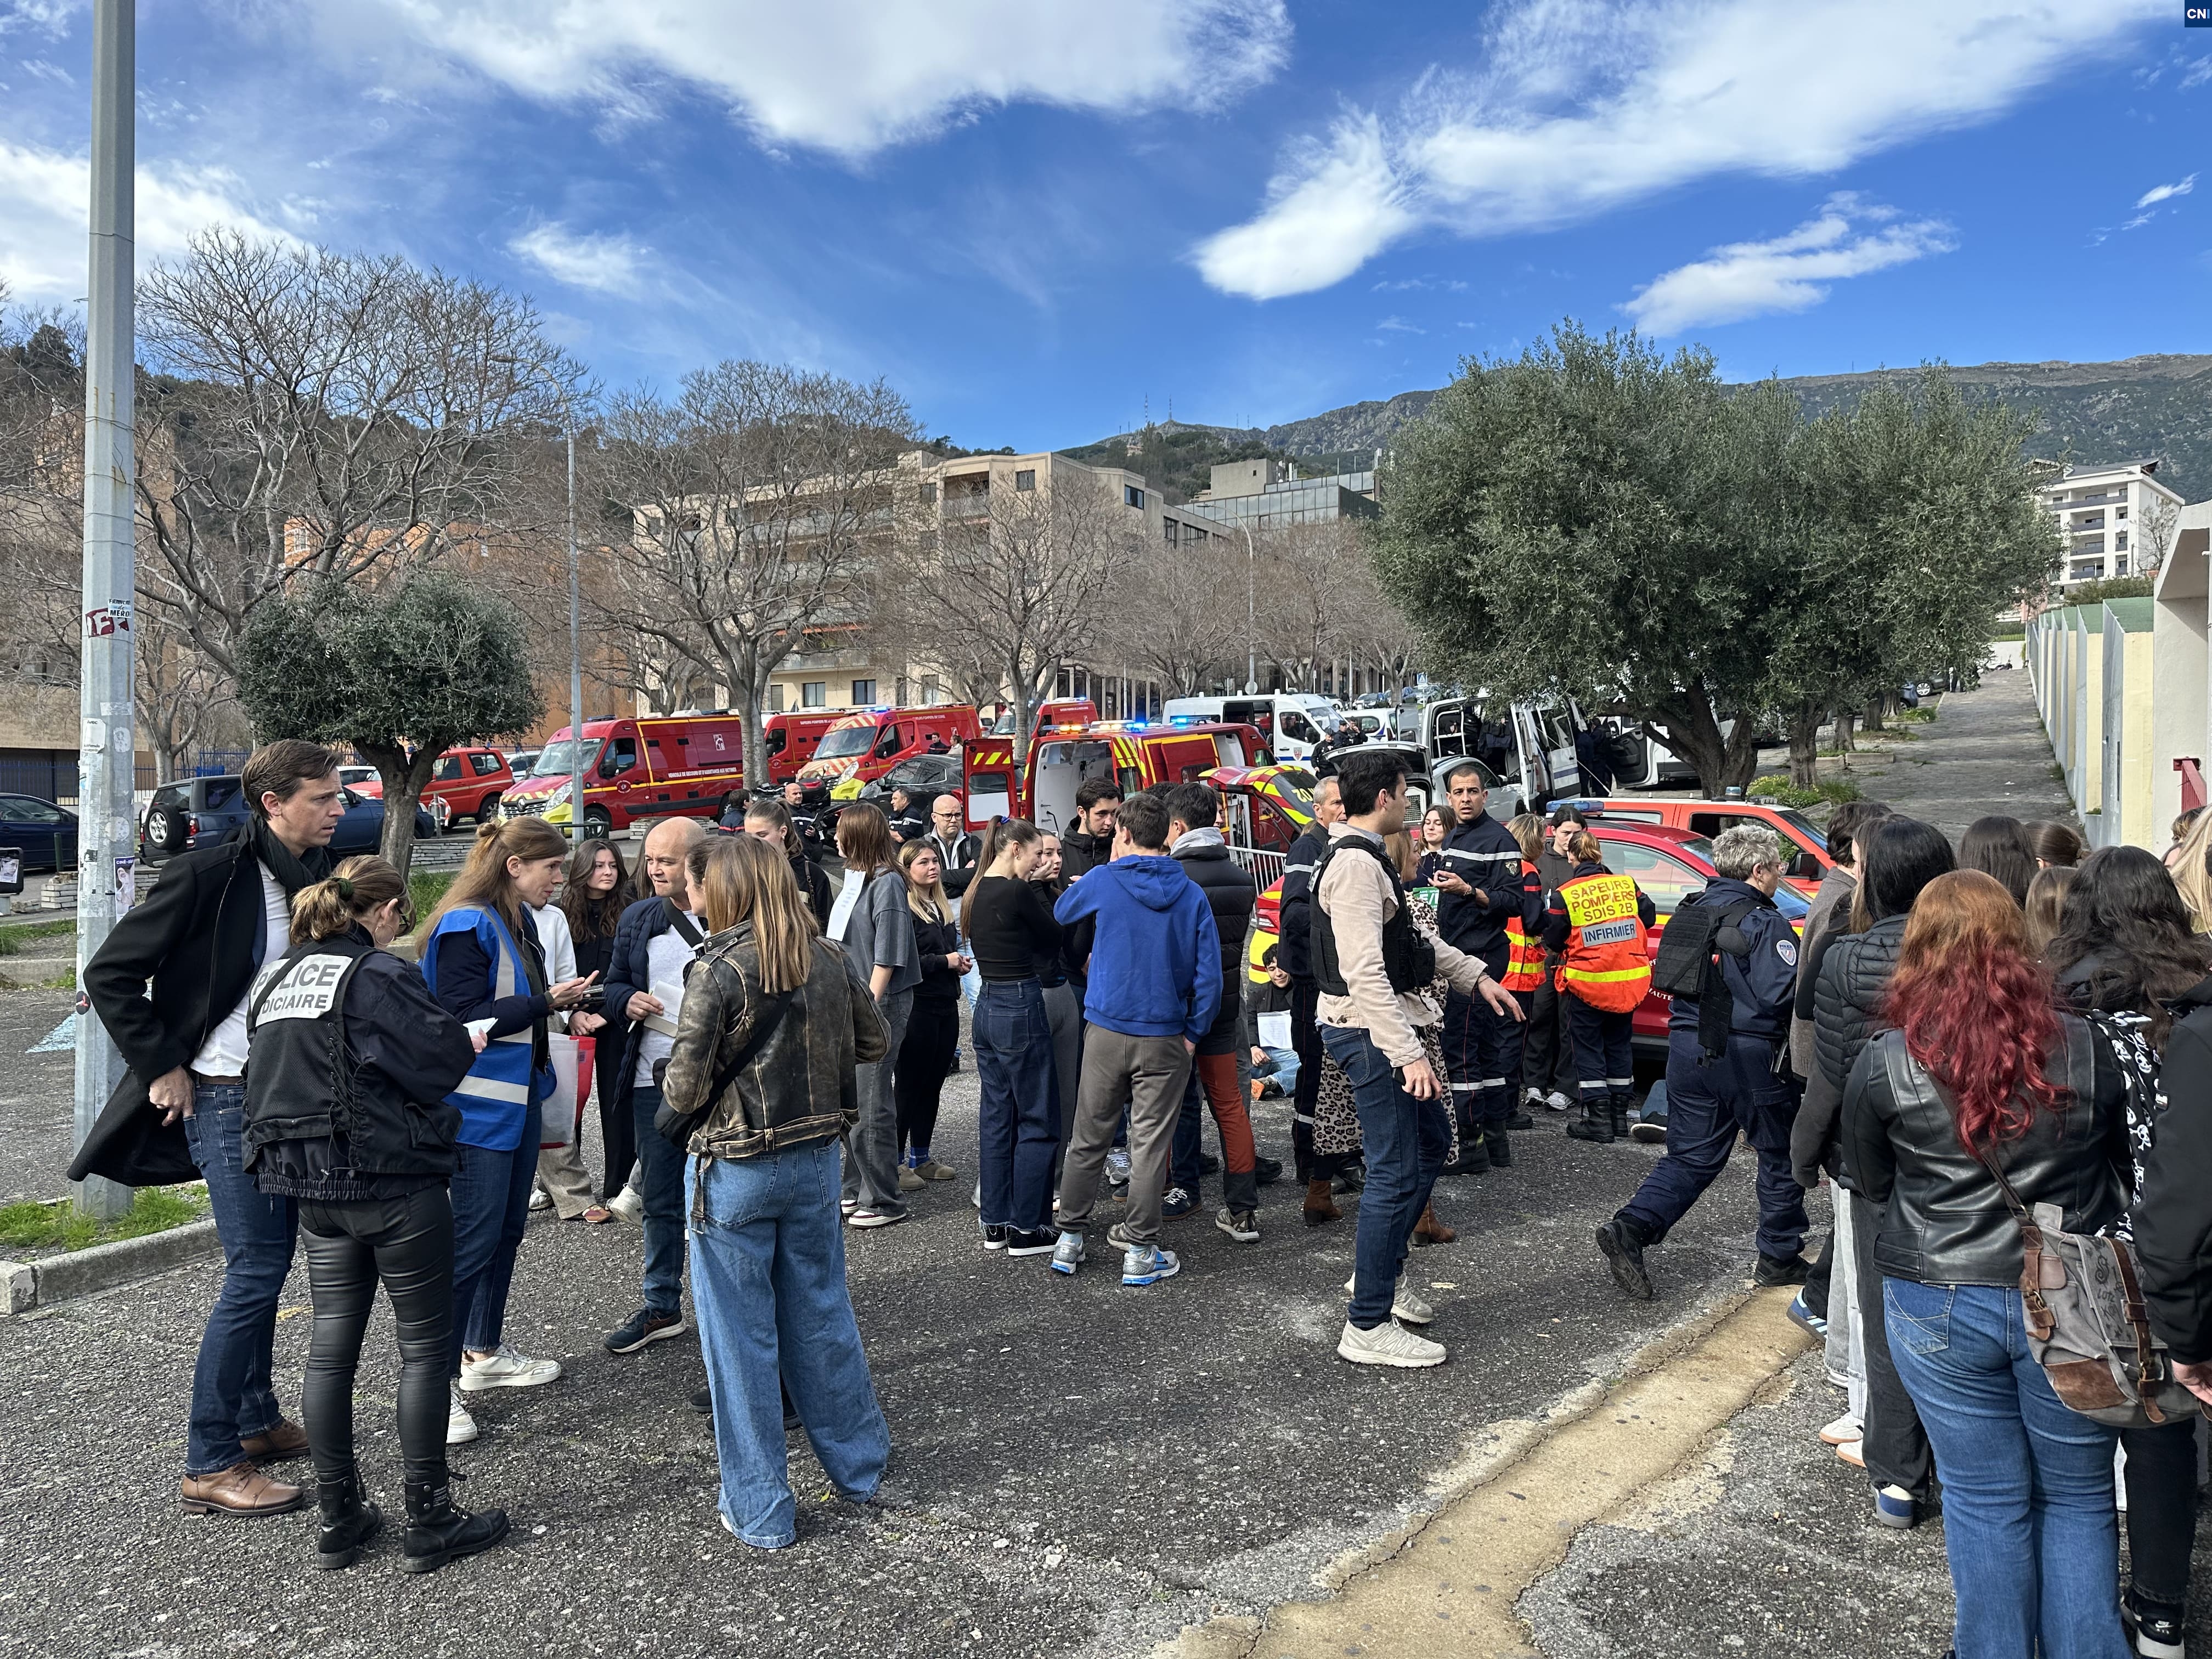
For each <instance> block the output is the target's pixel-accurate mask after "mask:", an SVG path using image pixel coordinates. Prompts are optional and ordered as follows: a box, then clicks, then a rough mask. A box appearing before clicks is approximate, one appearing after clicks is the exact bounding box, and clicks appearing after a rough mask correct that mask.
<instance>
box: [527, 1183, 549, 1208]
mask: <svg viewBox="0 0 2212 1659" xmlns="http://www.w3.org/2000/svg"><path fill="white" fill-rule="evenodd" d="M530 1207H531V1208H532V1209H533V1210H550V1209H551V1208H552V1207H553V1194H550V1193H549V1192H547V1191H546V1190H545V1189H544V1188H543V1187H532V1188H531V1189H530Z"/></svg>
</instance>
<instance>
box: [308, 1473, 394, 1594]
mask: <svg viewBox="0 0 2212 1659" xmlns="http://www.w3.org/2000/svg"><path fill="white" fill-rule="evenodd" d="M316 1498H317V1501H318V1502H319V1503H320V1504H321V1505H322V1510H323V1535H322V1537H321V1538H319V1540H317V1541H316V1544H315V1565H317V1566H319V1567H329V1568H331V1569H332V1570H333V1571H336V1570H337V1569H339V1568H343V1567H349V1566H351V1565H353V1564H354V1563H355V1562H356V1561H358V1560H360V1559H361V1553H362V1547H364V1546H365V1545H367V1544H368V1541H369V1540H370V1539H372V1538H374V1537H375V1536H376V1534H377V1532H378V1530H379V1528H381V1527H382V1526H383V1525H384V1511H383V1510H380V1509H378V1508H377V1507H376V1505H375V1504H372V1503H369V1502H368V1501H367V1500H366V1499H365V1498H362V1495H361V1478H360V1476H358V1475H354V1474H349V1475H348V1476H346V1478H345V1479H344V1480H331V1481H325V1482H323V1483H322V1484H321V1485H320V1486H319V1488H318V1490H317V1492H316Z"/></svg>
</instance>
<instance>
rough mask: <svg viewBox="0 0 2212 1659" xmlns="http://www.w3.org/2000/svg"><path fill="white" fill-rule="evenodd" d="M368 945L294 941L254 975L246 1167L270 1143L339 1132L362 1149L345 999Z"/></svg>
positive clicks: (249, 1030)
mask: <svg viewBox="0 0 2212 1659" xmlns="http://www.w3.org/2000/svg"><path fill="white" fill-rule="evenodd" d="M374 948H375V947H374V946H373V945H365V944H363V943H362V941H361V940H359V939H349V938H347V937H346V936H344V935H343V934H341V935H340V936H338V937H337V938H336V939H318V940H315V941H313V943H311V944H307V945H294V946H293V947H292V948H291V949H290V950H289V951H286V952H285V953H284V955H283V957H279V958H278V959H277V961H276V964H275V965H274V966H273V967H271V968H270V969H264V971H263V973H262V975H261V977H260V979H259V980H258V981H256V983H255V985H254V987H253V994H252V1000H250V1001H249V1002H248V1004H247V1005H246V1037H247V1041H248V1043H249V1053H248V1059H247V1061H246V1133H245V1146H246V1164H247V1165H248V1166H249V1167H250V1166H251V1165H252V1163H253V1153H254V1152H255V1151H256V1150H257V1149H258V1148H259V1147H262V1146H267V1145H268V1144H270V1142H272V1141H278V1140H319V1139H325V1138H328V1137H332V1136H337V1137H341V1138H343V1139H345V1140H347V1141H348V1142H349V1143H352V1144H353V1145H354V1146H355V1147H356V1151H358V1150H359V1149H360V1143H361V1142H362V1139H363V1130H364V1129H365V1127H367V1126H363V1125H361V1124H358V1123H356V1121H355V1119H356V1112H355V1109H354V1107H355V1103H354V1087H353V1083H354V1071H355V1060H354V1057H353V1054H352V1051H351V1050H350V1049H349V1048H348V1047H347V1044H346V1029H345V998H346V987H348V986H349V985H350V984H352V982H353V976H354V975H356V973H358V972H360V971H361V964H362V963H363V962H365V961H367V960H368V957H369V956H370V955H371V954H372V953H373V951H374ZM402 1133H403V1134H404V1129H403V1130H402ZM370 1138H371V1139H373V1138H374V1137H373V1135H372V1136H371V1137H370ZM366 1167H368V1168H371V1169H375V1168H380V1167H383V1166H380V1165H378V1164H368V1165H367V1166H366Z"/></svg>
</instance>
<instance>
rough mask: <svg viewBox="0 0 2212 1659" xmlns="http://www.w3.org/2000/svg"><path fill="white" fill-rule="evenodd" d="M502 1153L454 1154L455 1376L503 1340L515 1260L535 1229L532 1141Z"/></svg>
mask: <svg viewBox="0 0 2212 1659" xmlns="http://www.w3.org/2000/svg"><path fill="white" fill-rule="evenodd" d="M523 1140H524V1142H525V1143H526V1144H524V1145H523V1146H517V1147H514V1148H513V1150H511V1151H508V1152H493V1151H491V1150H490V1149H489V1147H484V1146H469V1145H467V1144H465V1143H463V1144H462V1145H459V1146H455V1147H454V1148H453V1342H452V1346H451V1354H452V1359H453V1372H452V1374H453V1375H454V1376H459V1373H460V1369H461V1350H462V1349H463V1348H464V1347H467V1348H471V1349H473V1350H474V1351H475V1352H477V1353H489V1352H491V1351H492V1350H493V1349H495V1348H496V1347H498V1346H499V1345H500V1343H501V1340H504V1339H503V1335H502V1328H503V1326H504V1325H505V1323H506V1320H507V1288H508V1286H509V1285H512V1284H513V1282H514V1253H515V1251H516V1250H518V1249H520V1248H521V1245H522V1230H523V1229H524V1227H526V1225H529V1221H530V1187H531V1182H532V1181H533V1180H534V1179H535V1178H536V1176H537V1174H538V1147H537V1145H536V1139H535V1137H533V1136H531V1135H525V1136H524V1137H523Z"/></svg>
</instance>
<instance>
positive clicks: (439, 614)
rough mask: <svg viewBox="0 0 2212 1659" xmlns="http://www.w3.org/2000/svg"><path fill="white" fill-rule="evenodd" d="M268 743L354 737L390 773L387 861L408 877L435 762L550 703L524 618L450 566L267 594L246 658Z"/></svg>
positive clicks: (247, 681)
mask: <svg viewBox="0 0 2212 1659" xmlns="http://www.w3.org/2000/svg"><path fill="white" fill-rule="evenodd" d="M239 684H240V690H241V693H242V696H243V700H244V702H245V704H246V713H247V714H249V715H250V716H251V717H252V720H253V723H254V725H255V726H256V727H257V728H258V731H259V732H260V734H261V736H262V738H263V739H264V741H265V740H267V739H268V738H271V737H278V736H283V737H295V738H313V739H316V740H318V741H320V742H324V743H331V744H346V745H349V746H350V747H351V748H352V749H353V750H355V751H356V752H357V753H358V754H359V755H360V756H361V757H362V759H363V760H365V761H367V762H368V763H369V764H371V765H373V766H374V767H375V768H376V770H377V775H378V776H379V777H380V778H381V779H382V780H383V782H384V804H385V808H384V844H383V848H382V851H383V854H384V856H385V857H386V858H387V859H389V860H391V861H392V863H393V864H394V865H396V866H398V868H399V870H400V872H402V873H403V874H404V872H406V869H407V866H408V864H409V862H410V860H411V859H412V857H413V856H414V849H415V808H416V804H417V803H418V802H419V801H421V799H422V789H423V786H424V785H425V784H427V783H428V781H429V780H430V769H431V768H432V767H433V766H434V765H435V764H436V763H437V759H438V757H439V756H440V755H441V754H442V753H443V752H444V751H445V750H448V749H451V748H453V746H454V745H456V744H467V743H487V742H489V741H491V740H493V739H494V738H507V737H513V736H518V735H520V733H522V732H526V731H527V730H528V729H529V728H530V727H531V726H532V725H534V724H535V723H536V722H537V720H538V715H539V714H540V713H541V712H542V705H541V703H540V701H539V698H538V691H537V689H536V687H535V686H534V685H533V684H532V678H531V672H530V656H529V650H528V647H527V643H526V640H525V637H524V629H523V625H522V619H521V617H520V614H519V613H518V612H517V611H515V609H514V607H513V605H511V604H509V603H508V602H507V600H506V599H502V598H501V597H499V596H498V595H496V594H493V593H489V592H484V591H483V590H482V589H480V588H477V587H474V586H471V585H470V584H469V583H467V582H466V581H464V580H462V579H461V578H460V577H459V576H458V575H456V574H453V573H452V572H449V571H444V570H435V569H432V570H418V571H416V572H414V573H413V574H410V575H409V576H408V577H406V579H405V580H403V581H401V582H399V583H398V585H397V586H392V587H391V588H389V589H386V590H381V591H380V590H373V589H369V588H366V587H363V586H358V585H356V584H349V583H343V582H338V581H325V582H322V583H320V584H318V585H317V586H313V587H311V588H307V589H305V590H303V591H302V592H300V593H298V594H296V595H283V596H279V597H276V598H272V599H269V600H266V601H264V604H263V605H261V607H260V609H259V610H258V611H256V612H255V613H254V617H253V621H252V626H251V627H250V628H249V629H247V631H246V637H245V640H244V641H243V642H242V646H241V649H240V657H239Z"/></svg>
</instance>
